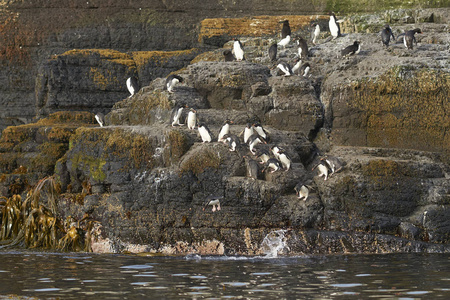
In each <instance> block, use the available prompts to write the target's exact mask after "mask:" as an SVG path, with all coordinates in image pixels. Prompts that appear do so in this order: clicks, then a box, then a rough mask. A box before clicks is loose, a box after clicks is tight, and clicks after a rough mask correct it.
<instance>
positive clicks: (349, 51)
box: [341, 41, 361, 57]
mask: <svg viewBox="0 0 450 300" xmlns="http://www.w3.org/2000/svg"><path fill="white" fill-rule="evenodd" d="M359 51H361V45H360V42H359V41H354V42H353V45H350V46H347V47H345V48H344V49H342V50H341V55H342V57H349V56H351V55H354V54H358V53H359Z"/></svg>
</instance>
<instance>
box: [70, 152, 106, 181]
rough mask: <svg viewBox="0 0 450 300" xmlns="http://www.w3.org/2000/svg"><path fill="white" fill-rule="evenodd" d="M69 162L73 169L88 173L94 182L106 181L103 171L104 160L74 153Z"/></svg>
mask: <svg viewBox="0 0 450 300" xmlns="http://www.w3.org/2000/svg"><path fill="white" fill-rule="evenodd" d="M71 162H72V168H73V169H81V170H86V171H89V175H90V177H91V178H92V179H93V180H95V181H98V182H101V181H104V180H105V179H106V174H105V172H104V171H103V166H104V165H105V164H106V161H105V160H104V159H101V158H98V157H93V156H89V155H84V154H83V153H76V154H75V155H74V156H73V158H72V159H71Z"/></svg>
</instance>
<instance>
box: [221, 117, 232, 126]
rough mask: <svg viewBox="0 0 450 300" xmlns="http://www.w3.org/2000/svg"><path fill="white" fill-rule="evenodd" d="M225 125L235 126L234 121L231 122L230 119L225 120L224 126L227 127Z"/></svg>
mask: <svg viewBox="0 0 450 300" xmlns="http://www.w3.org/2000/svg"><path fill="white" fill-rule="evenodd" d="M225 124H233V121H231V120H230V119H228V118H227V119H226V120H225V123H223V125H225Z"/></svg>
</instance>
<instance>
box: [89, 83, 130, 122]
mask: <svg viewBox="0 0 450 300" xmlns="http://www.w3.org/2000/svg"><path fill="white" fill-rule="evenodd" d="M122 82H123V81H122ZM95 119H96V120H97V122H98V124H100V127H103V122H102V120H101V119H100V117H99V116H98V115H95Z"/></svg>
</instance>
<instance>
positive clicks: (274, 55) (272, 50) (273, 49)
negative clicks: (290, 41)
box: [269, 44, 278, 61]
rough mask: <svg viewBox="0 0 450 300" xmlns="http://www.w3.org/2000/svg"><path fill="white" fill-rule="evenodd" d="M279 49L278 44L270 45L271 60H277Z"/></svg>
mask: <svg viewBox="0 0 450 300" xmlns="http://www.w3.org/2000/svg"><path fill="white" fill-rule="evenodd" d="M277 51H278V45H277V44H273V45H272V46H270V48H269V58H270V61H275V60H277Z"/></svg>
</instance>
